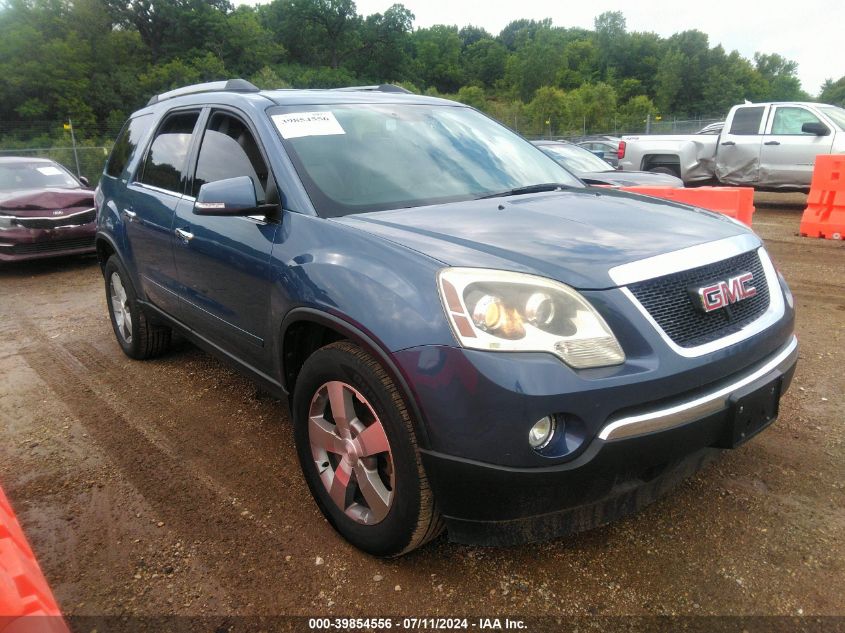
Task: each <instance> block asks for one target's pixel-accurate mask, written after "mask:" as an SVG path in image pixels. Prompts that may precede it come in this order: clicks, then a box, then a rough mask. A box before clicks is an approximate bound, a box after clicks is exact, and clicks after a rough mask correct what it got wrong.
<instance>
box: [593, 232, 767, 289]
mask: <svg viewBox="0 0 845 633" xmlns="http://www.w3.org/2000/svg"><path fill="white" fill-rule="evenodd" d="M762 245H763V243H762V242H761V241H760V238H759V237H757V236H756V235H754V234H753V233H743V234H742V235H734V236H733V237H726V238H725V239H722V240H717V241H715V242H706V243H705V244H697V245H696V246H690V247H689V248H682V249H681V250H677V251H671V252H669V253H663V254H662V255H655V256H654V257H647V258H646V259H640V260H638V261H635V262H630V263H628V264H622V265H620V266H614V267H613V268H611V269H610V270H609V271H608V274H609V275H610V278H611V279H612V280H613V282H614V283H615V284H616V285H617V286H628V285H630V284H633V283H636V282H638V281H646V280H647V279H654V278H656V277H663V276H664V275H671V274H672V273H679V272H682V271H684V270H689V269H691V268H698V267H699V266H706V265H707V264H713V263H716V262H718V261H721V260H723V259H728V258H729V257H734V256H736V255H742V254H743V253H746V252H748V251H750V250H754V249H755V248H759V247H760V246H762Z"/></svg>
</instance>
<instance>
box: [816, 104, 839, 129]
mask: <svg viewBox="0 0 845 633" xmlns="http://www.w3.org/2000/svg"><path fill="white" fill-rule="evenodd" d="M819 110H821V111H822V112H823V113H824V114H825V115H826V116H827V117H828V118H829V119H830V120H831V121H833V122H834V123H835V124H836V127H838V128H839V129H840V130H845V110H843V109H842V108H837V107H836V106H824V107H822V108H819Z"/></svg>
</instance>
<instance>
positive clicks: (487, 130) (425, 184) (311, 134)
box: [268, 104, 583, 217]
mask: <svg viewBox="0 0 845 633" xmlns="http://www.w3.org/2000/svg"><path fill="white" fill-rule="evenodd" d="M268 113H269V114H270V116H271V118H272V120H273V123H274V124H275V125H276V128H277V130H278V131H279V134H280V135H281V137H282V139H283V143H284V146H285V149H286V150H287V152H288V155H289V156H290V158H291V160H292V161H293V163H294V166H295V167H296V170H297V172H298V173H299V177H300V178H301V179H302V183H303V185H304V186H305V189H306V191H307V192H308V195H309V196H310V198H311V202H312V203H313V204H314V207H315V209H316V210H317V213H318V214H319V215H321V216H324V217H335V216H341V215H347V214H350V213H363V212H367V211H381V210H385V209H397V208H403V207H419V206H424V205H430V204H438V203H443V202H452V201H459V200H470V199H475V198H480V197H482V196H484V195H488V194H492V193H498V192H502V191H506V190H511V189H516V188H519V187H525V186H528V185H536V184H540V183H560V184H563V185H569V186H573V187H582V186H583V185H582V184H581V183H580V182H579V181H578V180H577V179H575V178H574V177H573V176H572V175H571V174H569V173H568V172H566V170H564V169H562V168H561V167H560V166H559V165H557V164H556V163H555V162H554V161H551V160H549V159H548V158H546V156H544V155H543V154H542V153H541V152H538V151H537V149H536V148H534V147H533V146H532V145H531V144H530V143H529V142H528V141H526V140H524V139H523V138H521V137H520V136H517V135H516V134H514V133H513V132H511V131H510V130H508V129H507V128H505V127H503V126H501V125H499V124H497V123H495V122H494V121H492V120H490V119H488V118H487V117H486V116H484V115H483V114H481V113H479V112H476V111H475V110H472V109H470V108H465V107H453V106H437V105H410V104H377V105H376V104H355V105H330V106H328V105H321V106H318V105H314V106H285V107H279V108H272V109H270V110H269V111H268Z"/></svg>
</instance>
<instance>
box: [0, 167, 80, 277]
mask: <svg viewBox="0 0 845 633" xmlns="http://www.w3.org/2000/svg"><path fill="white" fill-rule="evenodd" d="M96 230H97V211H96V209H95V208H94V192H93V191H92V190H91V189H90V188H89V187H88V182H87V181H86V180H85V179H84V178H77V177H76V176H74V175H73V174H72V173H70V172H69V171H68V170H67V169H65V168H64V167H62V166H61V165H60V164H58V163H56V162H54V161H52V160H49V159H46V158H24V157H6V158H0V262H14V261H22V260H30V259H41V258H46V257H58V256H65V255H79V254H84V253H92V252H94V235H95V233H96Z"/></svg>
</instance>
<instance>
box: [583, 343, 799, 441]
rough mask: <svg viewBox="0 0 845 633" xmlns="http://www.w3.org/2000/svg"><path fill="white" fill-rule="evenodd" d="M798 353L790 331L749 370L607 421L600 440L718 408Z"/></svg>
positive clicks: (644, 430) (681, 420)
mask: <svg viewBox="0 0 845 633" xmlns="http://www.w3.org/2000/svg"><path fill="white" fill-rule="evenodd" d="M797 357H798V339H797V338H796V337H795V336H794V335H793V336H792V337H791V338H790V340H789V342H788V343H787V344H786V345H785V346H784V347H783V348H781V350H780V351H779V352H777V353H776V354H775V355H774V357H771V359H770V360H768V361H766V362H765V363H764V364H763V365H762V366H760V367H759V368H757V369H756V370H754V371H752V372H751V373H750V374H747V375H745V376H743V377H742V378H740V379H738V380H736V381H734V382H732V383H730V384H729V385H726V386H724V387H721V388H719V389H717V390H715V391H713V392H711V393H707V394H705V395H703V396H699V397H697V398H694V399H692V400H688V401H686V402H683V403H681V404H678V405H674V406H671V407H667V408H665V409H658V410H657V411H650V412H648V413H641V414H638V415H631V416H626V417H623V418H619V419H617V420H612V421H610V422H608V424H606V425H605V426H604V428H602V430H601V431H600V432H599V436H598V437H599V439H601V440H605V441H607V440H618V439H623V438H629V437H634V436H636V435H642V434H644V433H653V432H654V431H663V430H666V429H671V428H674V427H676V426H680V425H682V424H686V423H688V422H693V421H695V420H697V419H700V418H702V417H704V416H706V415H710V414H712V413H716V412H718V411H721V410H722V409H724V408H725V407H727V406H728V401H729V400H730V396H731V394H733V393H734V392H735V391H737V390H738V389H741V388H742V387H745V386H746V385H749V384H751V383H752V382H754V381H755V380H758V379H759V378H762V377H763V376H765V375H766V374H768V373H770V372H772V371H774V370H776V369H781V370H784V371H785V370H786V369H788V368H789V367H790V366H791V365H792V363H794V362H795V360H796V359H797Z"/></svg>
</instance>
